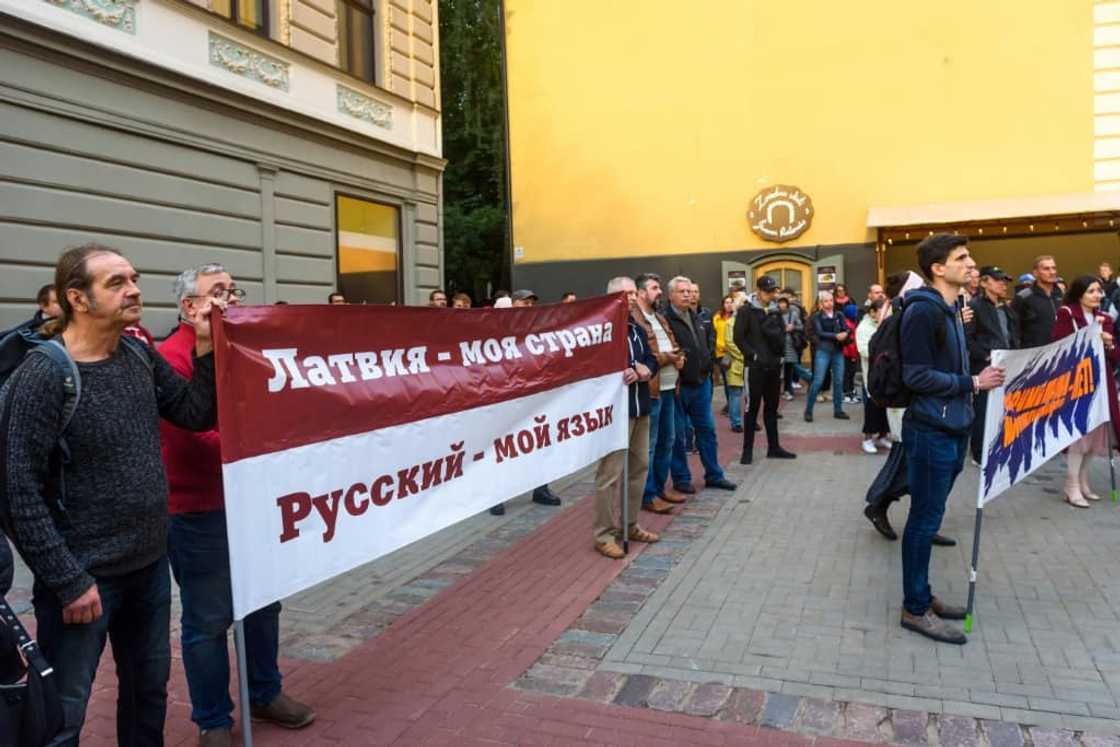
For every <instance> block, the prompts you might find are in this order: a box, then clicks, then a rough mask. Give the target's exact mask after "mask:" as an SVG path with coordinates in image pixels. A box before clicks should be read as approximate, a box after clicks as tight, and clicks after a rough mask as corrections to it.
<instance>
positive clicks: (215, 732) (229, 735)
mask: <svg viewBox="0 0 1120 747" xmlns="http://www.w3.org/2000/svg"><path fill="white" fill-rule="evenodd" d="M198 747H233V732H231V731H230V730H229V729H207V730H206V731H204V732H201V733H200V734H199V735H198Z"/></svg>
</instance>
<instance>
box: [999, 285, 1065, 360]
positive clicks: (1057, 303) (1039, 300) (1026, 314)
mask: <svg viewBox="0 0 1120 747" xmlns="http://www.w3.org/2000/svg"><path fill="white" fill-rule="evenodd" d="M1011 305H1012V307H1013V308H1014V309H1015V314H1016V316H1018V317H1019V344H1020V345H1021V346H1022V347H1024V348H1037V347H1038V346H1039V345H1046V344H1048V343H1049V342H1050V334H1051V332H1053V331H1054V318H1055V317H1056V316H1057V315H1058V309H1059V308H1061V306H1062V292H1061V291H1059V290H1058V286H1056V285H1055V286H1054V287H1053V288H1051V289H1050V295H1046V291H1044V290H1042V288H1040V287H1039V285H1038V283H1034V284H1033V285H1031V286H1030V287H1027V288H1024V289H1023V290H1021V291H1019V292H1018V293H1016V294H1015V299H1014V300H1013V301H1012V302H1011Z"/></svg>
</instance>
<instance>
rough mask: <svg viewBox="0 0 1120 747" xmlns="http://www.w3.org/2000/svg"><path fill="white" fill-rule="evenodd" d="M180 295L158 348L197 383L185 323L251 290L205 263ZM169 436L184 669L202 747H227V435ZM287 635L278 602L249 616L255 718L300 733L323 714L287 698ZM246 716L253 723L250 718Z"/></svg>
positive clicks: (172, 544)
mask: <svg viewBox="0 0 1120 747" xmlns="http://www.w3.org/2000/svg"><path fill="white" fill-rule="evenodd" d="M174 293H175V297H176V299H177V300H178V302H179V317H180V320H181V321H180V324H179V327H178V329H176V330H175V331H174V332H173V333H172V334H171V336H170V337H168V338H167V340H166V341H165V342H164V343H163V345H161V346H160V349H159V350H160V352H161V353H162V354H163V356H164V358H166V359H167V362H168V363H170V364H171V366H172V367H173V368H174V369H175V370H176V371H178V372H179V373H180V374H182V375H183V376H185V377H186V378H188V379H189V378H191V376H192V374H193V364H192V361H191V351H192V350H193V349H194V328H193V327H192V326H191V325H189V324H187V323H186V322H185V321H183V320H187V319H190V318H192V315H194V313H195V310H196V309H197V308H199V307H200V306H202V305H204V304H206V303H210V302H213V301H225V302H227V304H228V305H230V306H236V305H237V304H238V303H239V302H240V301H241V300H242V299H243V298H244V297H245V291H244V290H242V289H241V288H238V287H237V284H236V283H235V282H234V280H233V278H232V277H230V275H229V273H228V272H226V271H225V268H224V267H222V266H221V265H219V264H205V265H200V266H198V267H194V268H191V269H189V270H186V271H184V272H183V273H182V274H180V275H179V277H177V278H176V279H175V285H174ZM160 436H161V441H162V449H161V451H162V453H163V463H164V465H165V467H166V470H167V482H168V487H169V495H170V497H169V501H168V503H169V508H170V512H171V522H170V529H169V533H168V557H169V558H170V560H171V571H172V573H173V574H174V575H175V582H176V583H177V584H178V585H179V595H180V598H181V600H182V607H183V613H182V648H183V668H184V669H185V670H186V674H187V687H188V689H189V690H190V695H191V720H192V721H194V722H195V724H197V725H198V728H199V731H200V732H201V736H200V739H199V744H201V745H206V746H208V747H209V746H210V745H221V746H222V747H227V745H229V744H231V739H232V737H231V730H232V728H233V701H232V700H230V694H229V675H230V667H229V654H228V650H227V645H226V633H227V631H228V630H229V627H230V625H232V624H233V602H232V599H231V594H230V577H229V547H228V544H227V541H226V515H225V503H224V497H223V493H222V458H221V448H220V445H219V444H220V442H219V436H218V430H217V429H214V430H212V431H207V432H205V433H193V432H191V431H186V430H183V429H181V428H176V427H175V426H173V425H171V424H169V423H168V422H167V421H161V423H160ZM279 637H280V603H279V602H276V603H274V604H270V605H269V606H267V607H265V608H263V609H260V610H257V611H256V612H254V613H253V614H251V615H249V616H248V617H246V618H245V654H246V657H247V660H248V661H247V664H248V667H247V668H248V672H249V701H250V714H251V716H252V718H253V719H254V720H258V721H271V722H273V723H277V724H279V725H281V726H285V727H288V728H293V729H294V728H299V727H302V726H306V725H307V724H310V723H311V722H312V721H313V720H314V719H315V713H314V712H313V711H312V710H311V709H310V708H308V707H307V706H306V705H303V704H302V703H298V702H296V701H294V700H292V699H291V698H289V697H288V696H287V695H284V694H283V693H282V692H281V690H280V682H281V677H280V668H279V666H278V665H277V660H276V659H277V653H278V645H279ZM242 707H243V708H244V704H242ZM241 718H242V719H245V718H246V714H245V712H244V710H243V711H242V715H241Z"/></svg>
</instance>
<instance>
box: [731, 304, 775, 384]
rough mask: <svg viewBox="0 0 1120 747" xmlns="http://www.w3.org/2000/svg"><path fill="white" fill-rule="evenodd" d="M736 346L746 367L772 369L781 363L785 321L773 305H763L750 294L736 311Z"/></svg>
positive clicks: (734, 337)
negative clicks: (741, 353)
mask: <svg viewBox="0 0 1120 747" xmlns="http://www.w3.org/2000/svg"><path fill="white" fill-rule="evenodd" d="M732 339H734V341H735V345H736V346H737V347H738V348H739V350H741V351H742V352H743V358H744V360H745V362H746V365H747V366H748V367H751V366H758V367H759V368H766V369H773V368H779V367H780V366H781V365H782V357H783V355H784V353H785V350H786V324H785V320H784V319H783V318H782V312H780V311H778V307H777V305H775V304H771V305H770V307H769V308H764V307H763V306H762V304H761V303H759V300H758V296H757V295H756V294H754V293H752V294H751V295H750V296H749V297H748V298H747V303H746V304H744V305H743V306H742V307H740V309H739V311H738V312H736V314H735V332H734V335H733V338H732Z"/></svg>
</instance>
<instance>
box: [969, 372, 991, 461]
mask: <svg viewBox="0 0 1120 747" xmlns="http://www.w3.org/2000/svg"><path fill="white" fill-rule="evenodd" d="M972 407H973V410H975V412H976V415H975V417H973V418H972V434H971V436H970V438H969V441H968V450H969V452H971V454H972V458H973V459H974V460H975V461H976V463H977V464H983V463H984V461H983V460H982V459H981V458H980V457H981V456H983V451H984V421H985V420H986V419H987V417H988V390H987V389H983V390H981V391H980V392H979V393H977V394H976V395H975V398H974V399H973V400H972Z"/></svg>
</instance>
